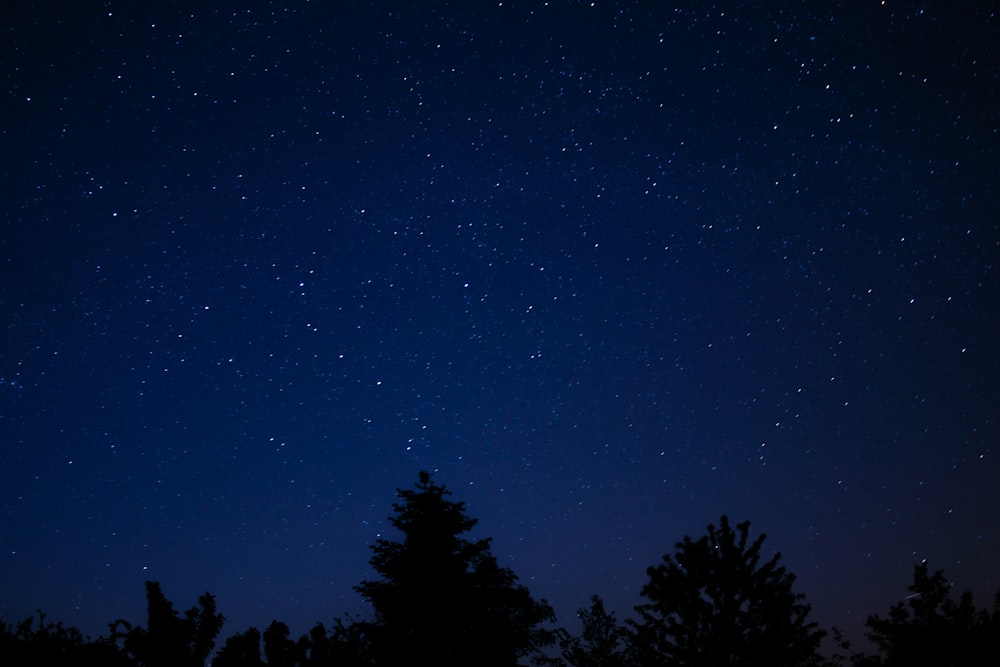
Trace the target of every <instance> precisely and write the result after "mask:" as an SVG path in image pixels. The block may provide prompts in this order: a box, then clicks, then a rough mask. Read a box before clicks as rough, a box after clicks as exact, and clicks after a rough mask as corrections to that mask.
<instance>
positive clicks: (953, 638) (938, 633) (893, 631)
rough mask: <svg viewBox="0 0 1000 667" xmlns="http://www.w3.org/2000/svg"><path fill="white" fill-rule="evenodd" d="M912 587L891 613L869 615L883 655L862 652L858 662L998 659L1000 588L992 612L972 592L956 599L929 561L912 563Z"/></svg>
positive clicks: (942, 663)
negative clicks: (980, 605)
mask: <svg viewBox="0 0 1000 667" xmlns="http://www.w3.org/2000/svg"><path fill="white" fill-rule="evenodd" d="M909 591H910V594H909V595H907V596H906V598H905V599H903V600H901V601H900V602H898V603H896V604H895V605H893V606H892V607H891V608H890V609H889V615H888V616H887V617H884V618H883V617H881V616H879V615H878V614H873V615H871V616H869V617H868V621H867V622H866V624H865V625H866V626H867V628H868V638H869V639H871V640H872V641H873V642H875V644H876V646H878V648H879V655H877V656H859V657H858V658H856V659H855V663H856V664H859V665H879V666H881V667H896V666H897V665H917V664H925V665H937V666H939V667H949V666H951V665H954V666H955V667H958V666H959V665H961V666H963V667H965V666H968V667H973V666H976V665H984V666H985V665H996V664H1000V646H998V644H997V640H998V639H1000V593H998V594H997V597H996V598H995V599H994V602H993V609H992V611H987V610H986V609H977V608H976V607H975V605H974V604H973V601H972V593H971V592H968V591H966V592H965V593H963V594H962V595H961V596H959V598H958V600H957V601H956V600H955V599H954V598H953V597H952V596H951V585H950V584H949V583H948V580H947V579H946V578H945V576H944V572H943V571H941V570H937V571H936V572H934V573H933V574H931V573H930V570H929V568H928V566H927V563H919V564H918V565H916V566H915V567H914V571H913V583H912V584H910V586H909Z"/></svg>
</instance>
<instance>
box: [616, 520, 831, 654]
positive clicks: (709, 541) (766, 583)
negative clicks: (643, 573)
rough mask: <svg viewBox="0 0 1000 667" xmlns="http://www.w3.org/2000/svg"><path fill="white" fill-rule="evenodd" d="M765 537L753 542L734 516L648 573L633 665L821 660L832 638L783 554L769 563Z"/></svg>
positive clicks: (688, 541) (744, 524) (685, 542)
mask: <svg viewBox="0 0 1000 667" xmlns="http://www.w3.org/2000/svg"><path fill="white" fill-rule="evenodd" d="M764 539H765V535H763V534H761V535H760V536H758V537H757V538H756V539H755V540H753V541H750V522H749V521H744V522H742V523H739V524H737V525H736V529H735V530H734V529H733V528H732V527H731V526H730V524H729V520H728V519H727V517H725V516H723V517H722V518H721V519H720V521H719V526H718V528H716V527H715V526H714V525H711V524H709V526H708V532H707V534H706V535H704V536H702V537H700V538H699V539H698V540H692V539H691V538H690V537H685V538H684V540H683V541H682V542H678V543H677V545H676V549H677V551H676V553H675V554H674V555H672V556H671V555H670V554H667V555H665V556H664V557H663V563H661V564H660V565H657V566H655V567H650V568H649V569H648V570H647V574H648V575H649V582H648V583H647V584H646V585H645V586H644V587H643V589H642V595H643V597H645V598H646V599H647V600H648V602H646V603H645V604H642V605H640V606H638V607H636V611H637V612H638V614H639V619H638V620H637V621H635V622H633V623H632V627H633V629H634V638H633V646H634V655H633V659H634V660H635V661H636V662H637V663H639V664H663V663H666V664H675V665H686V666H697V665H705V666H706V667H717V666H718V665H744V666H752V665H761V666H763V665H767V666H769V667H781V666H782V665H808V664H816V663H818V662H819V655H818V648H819V644H820V641H821V640H822V638H823V636H824V634H825V633H823V632H822V631H821V630H818V629H817V627H816V624H815V623H811V622H809V621H808V615H809V611H810V607H809V605H808V604H806V603H805V602H804V601H803V600H804V598H803V596H802V595H801V594H796V593H795V592H794V590H793V589H792V584H793V583H794V581H795V576H794V575H792V574H791V573H789V572H787V571H786V570H785V568H784V567H783V566H781V565H779V564H778V563H779V560H780V557H781V556H780V554H775V555H774V556H773V557H772V558H771V559H770V560H768V561H766V562H762V555H761V546H762V545H763V543H764Z"/></svg>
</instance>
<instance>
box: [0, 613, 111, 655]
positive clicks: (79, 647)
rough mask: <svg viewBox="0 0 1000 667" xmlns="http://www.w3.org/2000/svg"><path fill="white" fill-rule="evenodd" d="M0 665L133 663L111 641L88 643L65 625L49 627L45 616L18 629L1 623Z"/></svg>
mask: <svg viewBox="0 0 1000 667" xmlns="http://www.w3.org/2000/svg"><path fill="white" fill-rule="evenodd" d="M0 661H2V662H3V664H7V665H45V666H46V667H50V666H53V667H54V666H58V665H74V666H75V665H85V664H100V665H107V666H108V667H115V666H116V665H122V666H123V667H124V666H126V665H129V664H130V663H129V660H128V658H127V657H125V655H124V654H122V653H121V651H119V650H118V647H116V646H115V645H114V644H113V643H112V642H111V641H109V640H107V639H105V638H103V637H102V638H100V639H98V640H97V641H90V640H89V639H85V638H84V636H83V634H82V633H81V632H80V631H79V630H78V629H77V628H74V627H72V626H65V625H63V624H62V622H58V623H46V621H45V614H43V613H42V612H38V621H37V624H36V622H35V619H34V617H31V618H27V619H25V620H23V621H21V622H20V623H19V624H18V625H17V626H16V627H12V626H9V625H7V624H6V623H3V622H0Z"/></svg>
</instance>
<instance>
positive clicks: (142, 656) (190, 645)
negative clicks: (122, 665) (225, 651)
mask: <svg viewBox="0 0 1000 667" xmlns="http://www.w3.org/2000/svg"><path fill="white" fill-rule="evenodd" d="M146 603H147V609H148V620H147V624H148V627H146V628H142V627H132V626H131V625H130V624H129V623H128V622H127V621H118V622H116V623H115V624H113V625H112V631H111V633H112V638H113V639H114V640H115V641H117V642H120V643H121V644H122V646H123V648H124V651H125V653H126V654H127V655H128V656H129V657H130V658H132V660H133V661H134V662H135V664H136V665H139V666H140V667H203V665H204V664H205V660H206V659H207V658H208V656H209V654H210V653H211V652H212V649H213V648H215V638H216V637H217V636H218V634H219V630H221V629H222V623H223V620H224V618H223V616H222V614H219V613H218V612H216V609H215V598H214V597H213V596H212V595H209V594H208V593H205V594H204V595H202V596H200V597H199V598H198V606H197V607H192V608H191V609H189V610H188V611H186V612H185V613H184V616H183V617H181V616H178V614H177V612H176V611H175V610H174V605H173V603H172V602H170V600H168V599H167V598H166V597H165V596H164V595H163V592H162V591H161V590H160V584H159V582H156V581H147V582H146ZM121 628H124V631H122V630H121Z"/></svg>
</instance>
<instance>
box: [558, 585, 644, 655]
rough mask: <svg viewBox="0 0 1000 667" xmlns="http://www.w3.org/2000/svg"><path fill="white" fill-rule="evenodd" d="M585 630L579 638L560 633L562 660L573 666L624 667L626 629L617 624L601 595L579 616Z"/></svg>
mask: <svg viewBox="0 0 1000 667" xmlns="http://www.w3.org/2000/svg"><path fill="white" fill-rule="evenodd" d="M576 615H577V617H579V619H580V621H581V623H582V624H583V628H582V629H581V631H580V636H578V637H574V636H571V635H570V634H569V633H568V632H566V631H565V630H563V631H561V632H560V637H559V648H560V650H561V652H562V657H563V660H565V661H566V663H567V664H569V665H571V666H572V667H625V665H626V664H627V661H626V655H625V642H626V639H627V637H628V632H627V630H626V629H625V628H624V627H623V626H622V625H620V624H619V623H618V620H617V619H616V618H615V615H614V613H609V612H607V611H606V610H605V609H604V600H602V599H601V596H599V595H593V596H591V598H590V608H588V609H579V610H578V611H577V613H576Z"/></svg>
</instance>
